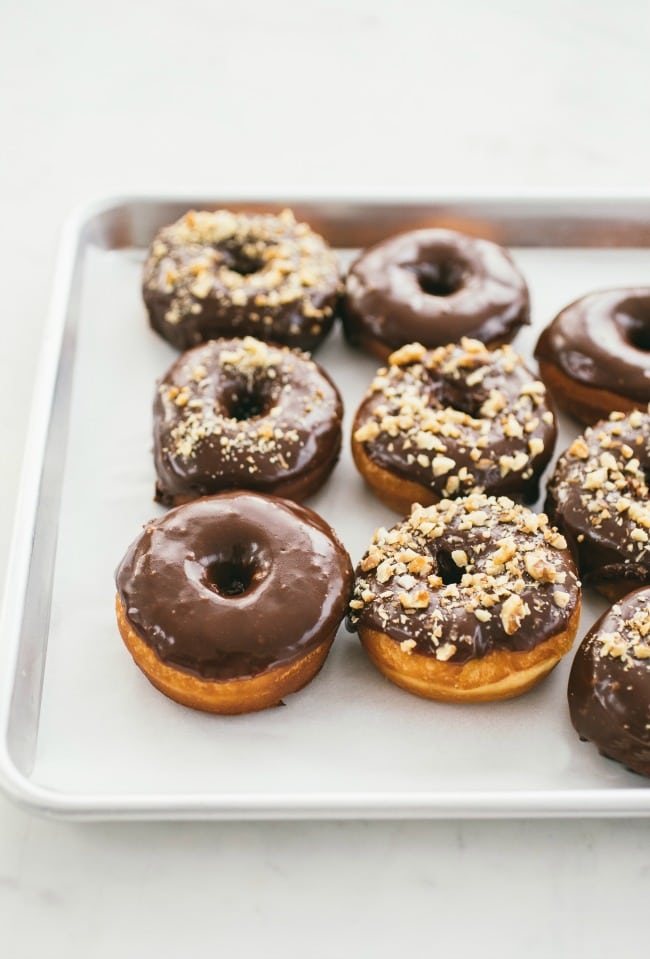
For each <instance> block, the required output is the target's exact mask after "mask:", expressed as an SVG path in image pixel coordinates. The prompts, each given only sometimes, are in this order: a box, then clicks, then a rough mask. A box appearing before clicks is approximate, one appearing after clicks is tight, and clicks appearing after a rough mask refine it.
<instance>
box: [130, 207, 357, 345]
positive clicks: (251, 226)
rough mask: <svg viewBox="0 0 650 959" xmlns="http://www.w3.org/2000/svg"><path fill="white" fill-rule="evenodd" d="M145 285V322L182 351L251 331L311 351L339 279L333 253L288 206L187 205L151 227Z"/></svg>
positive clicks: (327, 321) (323, 330)
mask: <svg viewBox="0 0 650 959" xmlns="http://www.w3.org/2000/svg"><path fill="white" fill-rule="evenodd" d="M142 291H143V297H144V302H145V306H146V308H147V311H148V314H149V320H150V323H151V326H152V327H153V329H154V330H156V332H158V333H159V334H160V335H161V336H162V337H163V338H164V339H165V340H168V341H169V342H170V343H171V344H172V345H173V346H175V347H176V348H177V349H179V350H186V349H189V348H190V347H192V346H196V345H197V344H198V343H202V342H204V341H205V340H211V339H216V338H218V337H220V336H247V335H250V336H256V337H258V338H259V339H263V340H270V341H273V342H275V343H282V344H285V345H287V346H294V347H298V348H299V349H302V350H314V349H316V347H317V346H318V345H319V344H320V343H321V342H322V340H323V339H324V338H325V337H326V336H327V334H328V332H329V331H330V329H331V327H332V323H333V321H334V316H335V312H336V308H337V303H338V300H339V296H340V291H341V282H340V276H339V268H338V264H337V259H336V255H335V253H334V252H333V251H332V250H331V249H330V247H329V246H328V245H327V244H326V243H325V241H324V240H323V238H322V237H320V236H318V235H317V234H316V233H314V232H312V230H311V229H310V228H309V227H308V226H307V224H306V223H297V222H296V220H295V218H294V216H293V213H292V212H291V211H290V210H284V211H283V212H282V213H280V214H279V215H277V216H276V215H273V214H269V213H259V214H246V213H237V214H236V213H231V212H230V211H228V210H217V211H216V212H214V213H211V212H208V211H205V210H203V211H194V210H191V211H190V212H189V213H186V214H185V216H183V217H181V219H180V220H178V221H177V222H176V223H173V224H172V225H171V226H166V227H164V228H163V229H162V230H160V232H159V233H158V234H157V235H156V237H155V239H154V241H153V243H152V245H151V248H150V250H149V255H148V256H147V259H146V262H145V265H144V275H143V287H142Z"/></svg>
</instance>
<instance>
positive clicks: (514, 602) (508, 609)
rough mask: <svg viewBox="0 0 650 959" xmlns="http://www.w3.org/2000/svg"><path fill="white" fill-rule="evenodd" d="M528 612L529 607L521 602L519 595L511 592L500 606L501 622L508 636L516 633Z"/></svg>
mask: <svg viewBox="0 0 650 959" xmlns="http://www.w3.org/2000/svg"><path fill="white" fill-rule="evenodd" d="M529 613H530V609H529V607H528V606H527V605H526V603H524V602H523V600H522V598H521V596H518V595H517V594H516V593H513V594H512V595H510V596H509V597H508V599H507V600H506V601H505V603H504V604H503V606H502V607H501V622H502V623H503V628H504V629H505V631H506V633H507V634H508V636H512V635H513V633H516V632H517V630H518V629H519V627H520V626H521V622H522V620H523V619H524V617H525V616H527V615H528V614H529Z"/></svg>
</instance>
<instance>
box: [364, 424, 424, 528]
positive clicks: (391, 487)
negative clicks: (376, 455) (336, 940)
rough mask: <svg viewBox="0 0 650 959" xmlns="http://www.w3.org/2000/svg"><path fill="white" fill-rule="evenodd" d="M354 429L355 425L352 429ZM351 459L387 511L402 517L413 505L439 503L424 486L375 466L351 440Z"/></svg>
mask: <svg viewBox="0 0 650 959" xmlns="http://www.w3.org/2000/svg"><path fill="white" fill-rule="evenodd" d="M354 429H356V424H355V426H354V428H353V432H354ZM352 458H353V459H354V463H355V465H356V467H357V469H358V471H359V472H360V473H361V475H362V476H363V478H364V480H365V481H366V483H367V484H368V486H369V487H370V489H371V490H372V492H373V493H374V494H375V496H376V497H377V499H379V500H381V502H382V503H384V505H385V506H388V508H389V509H392V510H395V512H396V513H399V514H400V515H402V516H404V514H405V513H409V512H410V509H411V506H412V505H413V503H419V504H420V506H433V505H434V503H438V502H440V497H439V496H438V495H437V494H436V493H434V492H433V491H432V490H430V489H428V488H427V487H426V486H422V485H421V484H420V483H416V482H414V481H413V480H407V479H403V478H402V477H401V476H397V474H395V473H391V472H390V470H385V469H383V468H382V467H381V466H377V464H376V463H375V462H373V460H371V458H370V457H369V456H368V454H367V453H366V451H365V449H364V447H363V444H362V443H357V441H356V440H355V439H353V440H352Z"/></svg>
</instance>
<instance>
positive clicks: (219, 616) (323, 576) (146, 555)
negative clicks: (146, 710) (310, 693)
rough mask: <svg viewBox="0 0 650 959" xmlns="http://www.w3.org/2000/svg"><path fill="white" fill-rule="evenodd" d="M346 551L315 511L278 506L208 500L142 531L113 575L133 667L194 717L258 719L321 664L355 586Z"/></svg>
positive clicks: (271, 500)
mask: <svg viewBox="0 0 650 959" xmlns="http://www.w3.org/2000/svg"><path fill="white" fill-rule="evenodd" d="M352 577H353V573H352V567H351V564H350V559H349V557H348V554H347V552H346V551H345V549H344V548H343V546H342V545H341V543H340V542H339V540H338V538H337V537H336V535H335V534H334V532H333V531H332V530H331V528H330V527H329V526H328V525H327V523H325V521H324V520H322V519H321V518H320V517H319V516H317V514H316V513H314V512H313V511H311V510H308V509H306V508H305V507H302V506H298V505H297V504H295V503H291V502H289V501H287V500H282V499H278V498H277V497H265V496H260V495H258V494H254V493H247V492H236V493H225V494H221V495H219V496H213V497H205V498H203V499H200V500H196V501H194V502H193V503H190V504H187V505H185V506H180V507H177V508H176V509H174V510H171V511H170V512H169V513H167V514H166V515H165V516H164V517H162V518H161V519H158V520H154V521H152V522H151V523H149V524H148V525H147V526H146V527H145V529H144V531H143V533H142V534H141V535H140V536H139V537H138V539H137V540H136V541H135V542H134V543H133V544H132V545H131V547H130V548H129V550H128V551H127V553H126V556H125V557H124V559H123V560H122V562H121V563H120V566H119V568H118V570H117V573H116V582H117V594H118V598H117V613H118V624H119V627H120V632H121V633H122V637H123V639H124V641H125V643H126V645H127V647H128V648H129V650H130V652H131V654H132V655H133V657H134V659H135V661H136V663H137V665H138V666H140V668H141V669H142V670H143V671H144V672H145V674H146V675H147V677H148V679H149V680H150V681H151V682H152V683H153V684H154V685H155V686H157V687H158V688H159V689H161V691H162V692H164V693H166V695H168V696H170V697H171V698H172V699H175V700H177V701H178V702H181V703H184V704H185V705H188V706H192V707H194V708H196V709H204V710H208V711H212V712H223V713H236V712H248V711H252V710H257V709H263V708H265V707H266V706H270V705H273V704H274V703H277V702H279V701H280V700H281V698H282V697H283V696H284V695H287V693H289V692H294V691H295V690H296V689H299V688H301V687H302V686H304V685H305V684H306V683H307V682H308V681H309V680H310V679H311V678H312V677H313V676H314V675H315V673H316V672H318V670H319V669H320V667H321V665H322V663H323V662H324V660H325V657H326V655H327V652H328V651H329V647H330V645H331V643H332V641H333V639H334V636H335V634H336V631H337V629H338V626H339V624H340V622H341V620H342V618H343V615H344V613H345V608H346V604H347V601H348V598H349V595H350V590H351V587H352Z"/></svg>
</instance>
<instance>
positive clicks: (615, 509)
mask: <svg viewBox="0 0 650 959" xmlns="http://www.w3.org/2000/svg"><path fill="white" fill-rule="evenodd" d="M649 470H650V415H649V414H648V413H641V412H640V411H639V410H635V411H633V412H632V413H630V414H629V415H628V416H623V414H621V413H613V414H612V418H610V419H609V420H606V421H603V422H600V423H597V424H596V425H595V426H594V427H590V428H588V429H587V430H586V431H585V432H584V433H583V434H582V435H581V436H579V437H578V438H577V439H576V440H574V442H573V443H572V444H571V446H570V447H569V449H568V450H566V451H565V452H564V453H563V454H562V456H560V458H559V459H558V462H557V465H556V467H555V471H554V473H553V476H552V477H551V479H550V481H549V484H548V489H547V500H546V510H547V512H548V514H549V516H550V517H551V519H552V521H553V522H554V523H556V524H557V525H558V526H559V528H560V529H561V530H562V532H563V533H564V534H565V536H566V538H567V539H568V541H569V543H570V545H571V547H572V549H573V550H574V553H575V555H576V556H577V559H578V565H579V568H580V573H581V576H582V578H583V580H584V582H585V583H588V584H590V585H593V586H596V587H600V586H602V587H606V586H608V585H609V584H616V583H624V584H625V586H624V587H623V588H624V591H626V592H629V591H630V590H632V589H635V588H636V587H637V586H642V585H643V584H644V583H648V582H650V505H649V504H648V499H649V490H648V479H647V477H648V471H649Z"/></svg>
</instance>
